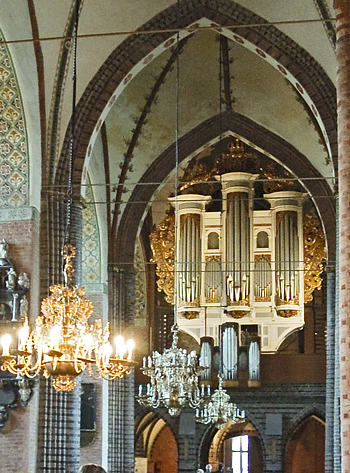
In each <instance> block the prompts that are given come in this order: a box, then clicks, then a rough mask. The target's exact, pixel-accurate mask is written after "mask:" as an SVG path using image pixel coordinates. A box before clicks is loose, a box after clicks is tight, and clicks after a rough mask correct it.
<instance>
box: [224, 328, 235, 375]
mask: <svg viewBox="0 0 350 473" xmlns="http://www.w3.org/2000/svg"><path fill="white" fill-rule="evenodd" d="M220 329H221V337H220V341H221V346H220V351H221V363H222V366H221V371H222V375H223V378H224V379H229V380H236V379H237V375H238V324H236V323H226V324H223V325H221V327H220Z"/></svg>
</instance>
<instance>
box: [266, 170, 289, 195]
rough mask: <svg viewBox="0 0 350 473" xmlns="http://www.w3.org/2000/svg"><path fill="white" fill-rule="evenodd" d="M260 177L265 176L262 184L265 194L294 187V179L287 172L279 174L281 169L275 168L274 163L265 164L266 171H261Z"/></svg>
mask: <svg viewBox="0 0 350 473" xmlns="http://www.w3.org/2000/svg"><path fill="white" fill-rule="evenodd" d="M262 177H264V178H266V181H265V182H264V186H263V188H264V192H265V194H270V193H272V192H278V191H286V190H294V189H295V185H296V180H295V179H293V178H292V176H291V175H290V174H289V173H287V172H285V173H284V176H281V171H278V170H277V166H276V164H275V163H269V164H268V165H267V169H266V171H263V172H262Z"/></svg>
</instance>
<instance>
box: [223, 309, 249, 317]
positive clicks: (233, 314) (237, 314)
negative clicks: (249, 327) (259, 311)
mask: <svg viewBox="0 0 350 473" xmlns="http://www.w3.org/2000/svg"><path fill="white" fill-rule="evenodd" d="M247 314H249V310H228V311H226V315H227V317H232V318H233V319H242V318H243V317H244V316H245V315H247Z"/></svg>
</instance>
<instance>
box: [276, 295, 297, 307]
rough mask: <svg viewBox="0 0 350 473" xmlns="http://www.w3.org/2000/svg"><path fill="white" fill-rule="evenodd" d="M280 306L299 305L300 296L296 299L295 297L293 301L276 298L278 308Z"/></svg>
mask: <svg viewBox="0 0 350 473" xmlns="http://www.w3.org/2000/svg"><path fill="white" fill-rule="evenodd" d="M279 305H299V295H296V296H295V297H293V299H290V300H289V301H286V300H285V299H280V298H279V297H276V306H279Z"/></svg>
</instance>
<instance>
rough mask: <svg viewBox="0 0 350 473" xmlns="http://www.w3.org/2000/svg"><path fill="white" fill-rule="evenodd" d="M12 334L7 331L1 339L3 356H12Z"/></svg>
mask: <svg viewBox="0 0 350 473" xmlns="http://www.w3.org/2000/svg"><path fill="white" fill-rule="evenodd" d="M11 340H12V338H11V335H10V334H8V333H6V334H5V335H4V336H3V337H2V339H1V345H2V356H10V344H11Z"/></svg>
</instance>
